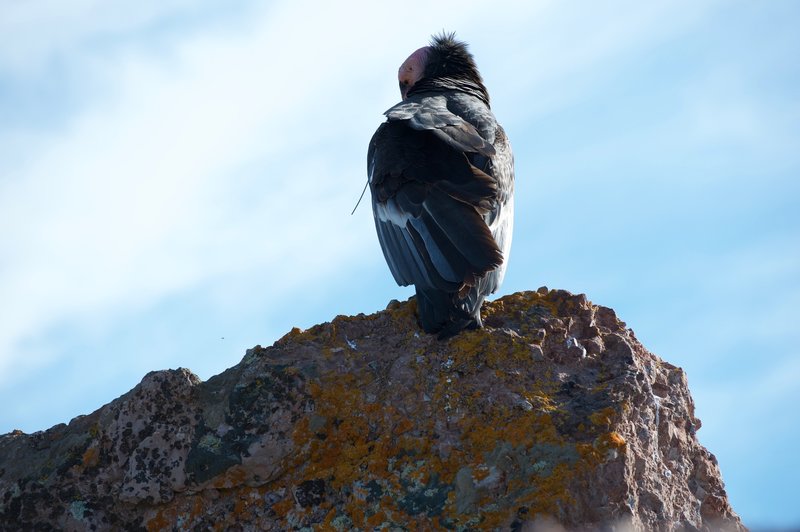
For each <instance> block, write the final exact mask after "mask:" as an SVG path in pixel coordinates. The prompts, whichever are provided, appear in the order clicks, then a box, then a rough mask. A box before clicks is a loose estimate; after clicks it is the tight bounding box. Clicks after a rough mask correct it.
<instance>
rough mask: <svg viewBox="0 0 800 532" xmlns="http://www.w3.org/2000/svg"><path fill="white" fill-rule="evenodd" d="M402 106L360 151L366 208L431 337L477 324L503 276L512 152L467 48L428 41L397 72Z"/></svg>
mask: <svg viewBox="0 0 800 532" xmlns="http://www.w3.org/2000/svg"><path fill="white" fill-rule="evenodd" d="M398 78H399V82H400V92H401V95H402V97H403V100H402V101H401V102H400V103H398V104H397V105H395V106H394V107H392V108H391V109H389V110H388V111H386V113H385V114H386V116H387V121H386V122H384V123H383V124H382V125H381V126H380V127H379V128H378V130H377V131H376V132H375V135H374V136H373V137H372V141H371V142H370V145H369V151H368V154H367V164H368V173H369V186H370V191H371V193H372V208H373V215H374V217H375V226H376V228H377V231H378V239H379V240H380V244H381V248H382V249H383V254H384V256H385V258H386V262H387V264H388V265H389V269H390V270H391V272H392V275H393V276H394V278H395V280H396V281H397V283H398V284H400V285H403V286H406V285H409V284H413V285H415V287H416V291H417V307H418V310H419V318H420V322H421V324H422V327H423V329H424V330H425V331H427V332H430V333H439V336H440V338H446V337H449V336H452V335H454V334H457V333H458V332H459V331H461V330H462V329H464V328H475V327H480V326H481V317H480V308H481V304H482V303H483V300H484V298H485V297H486V296H487V295H489V294H491V293H493V292H495V291H496V290H497V289H498V287H499V286H500V283H501V282H502V279H503V276H504V274H505V269H506V263H507V260H508V252H509V248H510V244H511V231H512V226H513V191H514V162H513V156H512V154H511V146H510V144H509V142H508V139H507V137H506V135H505V132H504V131H503V128H502V127H500V125H499V124H498V123H497V120H496V119H495V117H494V115H493V114H492V111H491V109H490V106H489V94H488V92H487V90H486V87H485V86H484V85H483V80H482V79H481V76H480V73H479V72H478V69H477V67H476V65H475V62H474V60H473V58H472V55H471V54H470V53H469V51H468V50H467V46H466V44H464V43H462V42H459V41H457V40H455V38H454V35H452V34H449V35H444V34H443V35H439V36H435V37H434V38H433V39H432V41H431V44H430V46H426V47H424V48H420V49H419V50H417V51H416V52H414V53H413V54H411V56H410V57H409V58H408V59H407V60H406V61H405V62H404V63H403V65H402V66H401V67H400V71H399V73H398Z"/></svg>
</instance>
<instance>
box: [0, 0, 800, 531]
mask: <svg viewBox="0 0 800 532" xmlns="http://www.w3.org/2000/svg"><path fill="white" fill-rule="evenodd" d="M488 5H489V4H486V3H485V2H475V3H470V2H436V3H434V2H416V1H411V2H404V3H403V4H402V6H401V5H399V4H396V3H394V4H389V3H386V4H383V3H376V2H371V3H364V4H358V3H350V2H344V3H341V2H340V3H335V4H330V5H328V4H322V3H313V2H302V1H297V2H274V3H269V4H268V5H267V3H260V2H255V1H252V2H251V1H244V0H242V1H237V2H228V3H226V4H225V7H224V8H223V7H220V5H218V4H216V3H212V2H189V1H183V0H167V1H159V2H155V1H152V2H138V3H135V5H133V4H129V3H128V4H125V3H114V2H100V1H92V0H73V1H72V2H69V3H68V4H64V3H61V2H56V1H41V2H36V3H33V2H4V3H2V4H0V296H2V305H0V404H2V405H3V406H2V409H0V433H4V432H8V431H10V430H12V429H15V428H19V429H22V430H25V431H28V432H32V431H36V430H41V429H45V428H48V427H50V426H52V425H54V424H56V423H60V422H68V421H69V420H70V419H71V418H72V417H74V416H76V415H79V414H85V413H89V412H91V411H93V410H94V409H96V408H98V407H100V406H102V405H103V404H105V403H107V402H109V401H111V400H112V399H114V398H116V397H117V396H119V395H121V394H122V393H124V392H126V391H127V390H129V389H130V388H131V387H133V386H134V385H135V384H136V383H137V382H139V380H140V379H141V378H142V376H143V375H144V374H145V373H146V372H148V371H150V370H154V369H163V368H172V367H179V366H182V367H188V368H190V369H192V370H193V371H195V372H196V373H197V374H198V375H200V377H202V378H204V379H205V378H208V377H210V376H212V375H214V374H216V373H219V372H220V371H222V370H224V369H225V368H227V367H230V366H232V365H234V364H236V363H237V362H238V361H239V360H240V359H241V357H242V356H243V354H244V350H245V349H247V348H249V347H252V346H253V345H256V344H262V345H269V344H271V343H272V342H273V341H274V340H276V339H277V338H278V337H280V336H281V335H282V334H283V333H284V332H286V331H287V330H288V329H289V328H291V327H292V326H299V327H308V326H310V325H313V324H315V323H318V322H321V321H328V320H330V319H331V318H333V317H334V316H336V315H337V314H356V313H359V312H364V313H369V312H373V311H376V310H379V309H381V308H384V307H385V305H386V303H387V302H388V301H389V300H390V299H393V298H397V299H404V298H406V297H408V296H409V295H410V294H411V290H410V289H408V288H405V289H403V288H399V287H396V286H395V285H394V282H393V281H392V278H391V275H390V273H389V271H388V268H387V267H386V265H385V264H384V262H383V257H382V255H381V252H380V249H379V247H378V243H377V238H376V236H375V234H374V227H373V224H372V220H371V212H370V209H369V206H368V203H365V204H362V205H361V207H360V208H359V209H358V211H356V213H355V215H353V216H350V211H351V210H352V207H353V205H354V204H355V201H356V199H357V198H358V195H359V194H360V192H361V188H362V187H363V184H364V182H365V179H366V175H365V166H366V164H365V156H366V147H367V143H368V141H369V139H370V137H371V135H372V133H373V132H374V130H375V128H376V127H377V126H378V124H379V123H380V122H381V120H382V115H381V113H382V112H383V111H384V110H385V109H387V108H388V107H390V106H391V105H392V104H393V103H394V102H395V101H396V100H397V99H398V94H397V87H396V71H397V67H398V66H399V64H400V63H401V62H402V61H403V60H404V59H405V58H406V56H407V55H408V54H409V53H410V52H412V51H413V50H415V49H416V48H418V47H420V46H422V45H424V44H426V42H427V40H428V38H429V36H430V34H432V33H435V32H438V31H440V30H441V29H448V30H456V31H457V32H458V35H459V36H460V37H461V38H462V39H464V40H466V41H467V42H469V43H470V46H471V49H472V51H473V53H474V54H475V56H476V59H477V62H478V65H479V67H480V68H481V71H482V73H483V74H484V78H485V80H486V83H487V86H488V87H489V90H490V93H491V95H492V100H493V109H494V110H495V113H496V115H497V116H498V118H499V119H500V120H501V122H502V123H503V124H504V126H505V128H506V130H507V131H508V133H509V136H510V138H511V140H512V143H513V146H514V150H515V156H516V165H517V200H516V204H517V207H516V209H517V215H516V216H517V217H516V223H515V234H514V244H513V249H512V254H511V261H510V265H509V269H508V274H507V276H506V281H505V284H504V286H503V287H502V289H501V295H502V294H506V293H512V292H515V291H519V290H534V289H536V288H538V287H539V286H542V285H547V286H549V287H552V288H564V289H567V290H570V291H573V292H582V293H586V294H587V296H588V297H589V298H590V299H591V300H592V301H594V302H595V303H597V304H602V305H606V306H611V307H613V308H615V309H616V310H617V313H618V314H619V315H620V317H621V318H622V319H623V320H625V321H626V322H627V323H628V325H629V326H630V327H632V328H633V329H634V331H635V332H636V335H637V337H638V338H639V339H640V340H641V341H642V342H643V343H644V344H645V345H646V346H647V347H648V348H649V349H650V350H651V351H653V352H654V353H656V354H658V355H659V356H661V357H662V358H664V359H665V360H667V361H669V362H672V363H674V364H676V365H679V366H681V367H683V368H684V369H685V370H686V371H687V374H688V378H689V384H690V387H691V390H692V392H693V395H694V398H695V402H696V404H697V411H698V415H699V417H700V418H701V419H702V421H703V428H702V429H701V430H700V432H699V437H700V440H701V442H702V443H703V444H704V445H706V446H707V447H708V448H709V449H710V450H711V451H712V452H713V453H714V454H715V455H716V456H717V457H718V459H719V462H720V466H721V468H722V472H723V477H724V480H725V482H726V485H727V489H728V492H729V495H730V497H731V500H732V503H733V506H734V508H735V509H736V510H737V511H738V512H739V513H740V514H741V515H742V517H743V519H744V520H745V523H746V524H748V525H750V526H779V527H788V526H791V525H798V524H800V506H798V505H797V504H796V503H797V500H798V496H800V490H798V488H797V484H796V476H797V474H798V473H800V458H798V453H797V452H796V448H797V442H798V441H800V429H798V421H800V415H798V414H797V411H796V408H795V403H796V402H797V397H798V393H799V392H800V384H799V383H800V332H799V331H800V328H799V327H798V324H797V319H798V315H799V313H798V310H797V308H798V307H797V301H798V298H800V180H799V179H798V171H800V149H798V146H800V90H798V87H800V61H798V59H797V58H798V57H800V32H798V31H797V27H798V23H800V4H797V3H796V2H791V1H770V2H758V3H756V2H745V1H736V0H734V1H720V2H712V1H693V2H664V3H662V2H632V1H631V2H602V3H586V2H584V3H578V2H546V1H538V2H519V3H505V2H493V3H492V4H491V7H488Z"/></svg>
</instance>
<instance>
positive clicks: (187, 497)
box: [0, 288, 743, 530]
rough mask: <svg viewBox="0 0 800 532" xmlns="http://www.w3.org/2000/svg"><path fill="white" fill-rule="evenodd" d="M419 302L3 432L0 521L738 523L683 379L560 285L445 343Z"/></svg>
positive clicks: (600, 310) (514, 299)
mask: <svg viewBox="0 0 800 532" xmlns="http://www.w3.org/2000/svg"><path fill="white" fill-rule="evenodd" d="M414 312H415V304H414V302H413V300H412V301H408V302H404V303H397V302H392V303H391V304H390V305H389V308H388V309H387V310H385V311H382V312H378V313H376V314H373V315H369V316H365V315H363V314H361V315H358V316H353V317H346V316H339V317H337V318H336V319H334V320H333V321H332V322H330V323H325V324H322V325H317V326H315V327H312V328H311V329H309V330H307V331H301V330H298V329H293V330H292V331H291V332H289V333H288V334H287V335H286V336H284V337H283V338H281V339H280V340H279V341H277V342H276V343H275V344H274V345H272V346H271V347H267V348H262V347H260V346H258V347H255V348H253V349H251V350H249V351H248V352H247V354H246V356H245V357H244V359H243V360H242V362H241V363H239V364H238V365H237V366H235V367H233V368H231V369H229V370H227V371H225V372H224V373H222V374H220V375H217V376H215V377H212V378H211V379H209V380H208V381H206V382H201V381H200V379H198V378H197V377H196V376H195V375H193V374H192V373H191V372H190V371H188V370H185V369H178V370H169V371H158V372H153V373H150V374H148V375H147V376H145V378H144V379H143V380H142V382H141V383H140V384H139V385H137V386H136V387H135V388H134V389H133V390H131V391H130V392H128V393H127V394H125V395H123V396H122V397H120V398H119V399H117V400H115V401H113V402H111V403H110V404H108V405H106V406H104V407H103V408H101V409H99V410H98V411H96V412H94V413H92V414H90V415H87V416H82V417H79V418H76V419H74V420H72V421H71V422H70V423H69V425H58V426H56V427H53V428H52V429H50V430H47V431H44V432H37V433H35V434H23V433H21V432H13V433H10V434H6V435H4V436H1V437H0V525H2V528H3V529H26V530H27V529H42V530H44V529H53V528H55V529H62V530H88V529H97V530H106V529H129V530H134V529H148V530H165V529H168V530H169V529H176V530H190V529H191V530H206V529H215V530H231V529H232V530H237V529H239V530H241V529H254V528H256V529H257V528H261V529H266V530H290V529H300V528H303V527H311V528H313V529H319V530H351V529H360V530H376V529H407V530H418V529H419V530H422V529H438V528H442V529H456V530H467V529H502V530H508V529H511V530H523V529H524V530H560V529H561V527H563V528H566V529H568V530H573V529H574V530H613V529H616V530H620V529H625V530H627V529H631V528H632V529H642V530H676V529H677V530H681V529H687V530H694V529H702V530H719V529H727V530H740V529H743V527H742V525H741V523H740V521H739V518H738V517H737V516H736V514H735V513H734V512H733V510H732V509H731V507H730V505H729V503H728V500H727V497H726V494H725V490H724V488H723V484H722V479H721V477H720V472H719V469H718V467H717V463H716V460H715V458H714V456H713V455H712V454H710V453H709V452H708V451H707V450H706V449H704V448H703V447H702V446H701V445H700V444H699V443H698V442H697V438H696V436H695V432H696V431H697V429H698V428H699V427H700V421H699V420H698V419H697V418H695V416H694V405H693V403H692V398H691V396H690V394H689V390H688V387H687V382H686V376H685V374H684V373H683V371H682V370H681V369H680V368H677V367H675V366H673V365H670V364H668V363H666V362H664V361H662V360H661V359H659V358H658V357H656V356H655V355H653V354H651V353H649V352H648V351H647V350H646V349H645V348H644V347H642V345H641V344H640V343H639V342H638V341H637V340H636V338H635V336H634V334H633V332H632V331H631V330H629V329H627V328H626V326H625V324H624V323H622V322H621V321H619V319H617V317H616V316H615V314H614V312H613V311H612V310H611V309H609V308H605V307H601V306H596V305H593V304H591V303H590V302H589V301H587V300H586V298H585V296H583V295H572V294H569V293H568V292H564V291H556V290H553V291H548V290H547V289H544V288H542V289H539V291H538V292H524V293H517V294H513V295H510V296H507V297H503V298H501V299H499V300H497V301H494V302H492V303H488V304H486V305H485V307H484V309H483V317H484V322H485V324H486V327H485V328H484V329H482V330H477V331H465V332H463V333H461V334H459V335H458V336H456V337H454V338H452V339H450V340H447V341H438V340H436V338H435V337H433V336H429V335H426V334H424V333H422V332H421V331H420V330H419V328H418V326H417V324H416V321H415V318H414Z"/></svg>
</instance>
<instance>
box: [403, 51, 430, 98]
mask: <svg viewBox="0 0 800 532" xmlns="http://www.w3.org/2000/svg"><path fill="white" fill-rule="evenodd" d="M429 51H430V47H429V46H425V47H422V48H420V49H419V50H417V51H416V52H414V53H413V54H411V55H409V56H408V59H406V60H405V61H403V64H402V65H400V70H398V71H397V79H398V80H399V81H400V96H402V98H403V99H404V100H405V99H406V98H407V97H408V91H409V90H411V87H413V86H414V84H415V83H416V82H418V81H419V80H420V78H422V74H423V73H424V72H425V65H426V64H427V62H428V52H429Z"/></svg>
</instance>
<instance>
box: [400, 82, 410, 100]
mask: <svg viewBox="0 0 800 532" xmlns="http://www.w3.org/2000/svg"><path fill="white" fill-rule="evenodd" d="M410 88H411V84H410V83H409V82H408V81H401V82H400V98H402V99H403V100H405V99H406V98H407V97H408V89H410Z"/></svg>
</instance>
